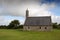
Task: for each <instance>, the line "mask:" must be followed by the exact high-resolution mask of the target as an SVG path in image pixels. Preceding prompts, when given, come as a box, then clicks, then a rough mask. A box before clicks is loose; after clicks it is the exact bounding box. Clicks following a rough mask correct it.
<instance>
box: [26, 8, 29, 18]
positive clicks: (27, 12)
mask: <svg viewBox="0 0 60 40" xmlns="http://www.w3.org/2000/svg"><path fill="white" fill-rule="evenodd" d="M28 14H29V10H28V9H27V10H26V18H27V17H28Z"/></svg>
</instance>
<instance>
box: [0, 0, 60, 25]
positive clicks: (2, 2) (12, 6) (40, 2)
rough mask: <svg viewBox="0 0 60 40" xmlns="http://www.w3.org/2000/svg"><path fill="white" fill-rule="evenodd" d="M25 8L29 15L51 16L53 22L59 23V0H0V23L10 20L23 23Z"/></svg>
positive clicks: (4, 23) (6, 22)
mask: <svg viewBox="0 0 60 40" xmlns="http://www.w3.org/2000/svg"><path fill="white" fill-rule="evenodd" d="M27 8H28V10H29V17H39V16H51V19H52V22H53V23H55V22H57V23H60V0H0V25H8V24H9V23H10V22H11V21H12V20H19V22H20V24H24V22H25V19H26V16H25V15H26V9H27Z"/></svg>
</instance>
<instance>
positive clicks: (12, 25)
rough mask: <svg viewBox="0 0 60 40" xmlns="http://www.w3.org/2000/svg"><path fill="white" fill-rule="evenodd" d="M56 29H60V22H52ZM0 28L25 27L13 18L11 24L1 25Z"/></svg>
mask: <svg viewBox="0 0 60 40" xmlns="http://www.w3.org/2000/svg"><path fill="white" fill-rule="evenodd" d="M52 26H53V28H54V29H60V24H57V23H52ZM0 29H23V25H20V22H19V20H13V21H11V22H10V23H9V25H7V26H6V25H0Z"/></svg>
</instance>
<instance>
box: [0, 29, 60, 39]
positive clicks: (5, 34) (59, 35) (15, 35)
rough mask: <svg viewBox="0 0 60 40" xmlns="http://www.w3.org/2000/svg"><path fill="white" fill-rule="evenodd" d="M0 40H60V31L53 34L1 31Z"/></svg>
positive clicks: (52, 32)
mask: <svg viewBox="0 0 60 40" xmlns="http://www.w3.org/2000/svg"><path fill="white" fill-rule="evenodd" d="M0 40H60V30H57V29H55V30H53V31H51V32H35V31H34V32H33V31H20V30H13V29H0Z"/></svg>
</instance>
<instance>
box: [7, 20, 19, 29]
mask: <svg viewBox="0 0 60 40" xmlns="http://www.w3.org/2000/svg"><path fill="white" fill-rule="evenodd" d="M19 25H20V23H19V20H13V21H11V23H10V24H9V25H8V28H9V29H11V28H13V29H17V28H18V27H19Z"/></svg>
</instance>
